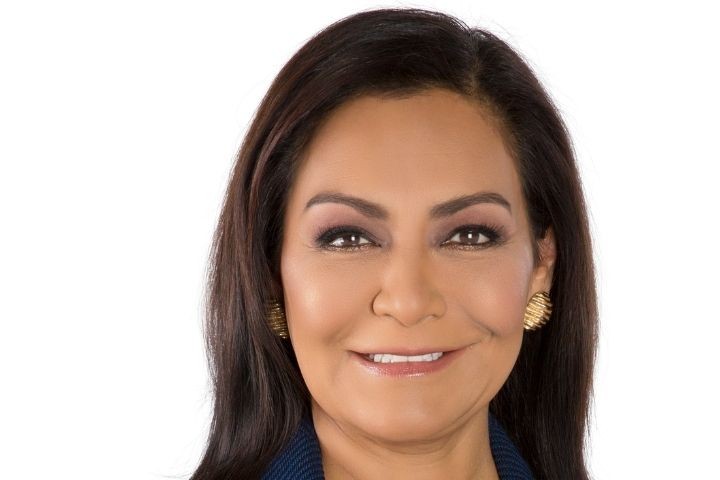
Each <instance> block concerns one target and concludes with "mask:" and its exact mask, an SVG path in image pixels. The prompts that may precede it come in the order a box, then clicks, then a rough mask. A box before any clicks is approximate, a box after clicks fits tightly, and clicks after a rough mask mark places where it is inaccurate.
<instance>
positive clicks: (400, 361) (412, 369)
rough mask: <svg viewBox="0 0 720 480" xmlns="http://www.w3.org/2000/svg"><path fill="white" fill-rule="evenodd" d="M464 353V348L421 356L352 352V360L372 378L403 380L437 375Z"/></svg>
mask: <svg viewBox="0 0 720 480" xmlns="http://www.w3.org/2000/svg"><path fill="white" fill-rule="evenodd" d="M465 351H467V348H466V347H463V348H459V349H457V350H451V351H447V352H428V353H424V354H421V355H395V354H392V353H357V352H353V358H355V360H356V361H357V362H358V363H359V365H360V366H361V367H362V369H363V370H364V371H365V372H367V373H369V374H371V375H373V376H378V377H394V378H403V377H419V376H425V375H430V374H436V373H439V372H441V371H443V370H445V369H446V368H447V367H448V366H450V365H452V363H453V362H454V361H455V359H456V358H458V357H460V356H461V355H462V354H463V352H465Z"/></svg>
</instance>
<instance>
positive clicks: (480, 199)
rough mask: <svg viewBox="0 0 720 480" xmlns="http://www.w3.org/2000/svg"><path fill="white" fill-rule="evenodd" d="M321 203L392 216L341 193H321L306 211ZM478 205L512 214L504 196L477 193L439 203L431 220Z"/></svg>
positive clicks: (378, 216) (381, 217) (375, 215)
mask: <svg viewBox="0 0 720 480" xmlns="http://www.w3.org/2000/svg"><path fill="white" fill-rule="evenodd" d="M320 203H341V204H343V205H348V206H350V207H352V208H354V209H355V210H357V211H358V212H360V213H362V214H363V215H365V216H366V217H370V218H376V219H379V220H387V219H388V217H389V216H390V214H389V213H388V211H387V209H385V207H383V206H382V205H380V204H377V203H373V202H371V201H369V200H365V199H363V198H360V197H354V196H352V195H347V194H344V193H340V192H320V193H318V194H317V195H315V196H313V197H312V198H311V199H310V200H309V201H308V202H307V204H306V205H305V210H307V209H309V208H310V207H312V206H313V205H317V204H320ZM478 203H491V204H495V205H500V206H502V207H504V208H506V209H507V211H508V212H510V214H512V207H511V206H510V202H508V201H507V199H505V197H503V196H502V195H500V194H499V193H495V192H476V193H473V194H470V195H462V196H459V197H455V198H452V199H450V200H448V201H446V202H442V203H438V204H437V205H434V206H433V207H432V208H431V209H430V218H431V219H433V220H436V219H439V218H444V217H449V216H450V215H453V214H455V213H457V212H459V211H460V210H462V209H464V208H467V207H469V206H471V205H475V204H478Z"/></svg>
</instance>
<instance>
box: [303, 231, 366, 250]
mask: <svg viewBox="0 0 720 480" xmlns="http://www.w3.org/2000/svg"><path fill="white" fill-rule="evenodd" d="M368 238H369V236H368V235H367V234H366V233H365V232H363V231H362V230H359V229H357V228H355V227H350V226H339V227H333V228H331V229H329V230H327V231H325V232H324V233H322V234H321V235H320V236H319V237H318V238H317V240H316V241H315V243H316V245H317V246H318V247H320V248H325V249H328V250H360V249H363V248H367V246H369V245H372V244H373V242H371V241H367V239H368ZM363 239H365V240H366V241H363Z"/></svg>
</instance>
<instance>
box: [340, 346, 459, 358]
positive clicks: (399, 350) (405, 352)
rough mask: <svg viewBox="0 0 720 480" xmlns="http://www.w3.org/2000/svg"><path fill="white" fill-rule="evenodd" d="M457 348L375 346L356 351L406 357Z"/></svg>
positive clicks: (365, 353)
mask: <svg viewBox="0 0 720 480" xmlns="http://www.w3.org/2000/svg"><path fill="white" fill-rule="evenodd" d="M454 350H457V348H455V347H421V348H407V347H387V348H384V347H383V348H377V347H373V348H372V349H371V350H356V351H355V352H354V353H358V354H360V355H376V354H378V353H380V354H382V353H389V354H390V355H398V356H404V357H414V356H417V355H426V354H428V353H449V352H452V351H454Z"/></svg>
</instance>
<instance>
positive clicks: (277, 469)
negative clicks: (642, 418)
mask: <svg viewBox="0 0 720 480" xmlns="http://www.w3.org/2000/svg"><path fill="white" fill-rule="evenodd" d="M488 426H489V429H490V450H491V452H492V456H493V460H494V461H495V468H496V469H497V472H498V475H499V476H500V480H533V476H532V473H531V472H530V467H528V464H527V463H526V462H525V459H523V457H522V456H521V455H520V452H519V451H518V449H517V447H516V446H515V445H514V444H513V442H512V441H511V440H510V437H508V435H507V433H506V432H505V430H504V429H503V427H502V425H500V422H499V421H498V420H497V419H496V418H495V416H494V415H493V414H492V413H490V412H488ZM262 478H263V480H324V478H325V477H324V474H323V468H322V457H321V455H320V443H319V441H318V438H317V434H316V433H315V427H314V426H313V423H312V419H311V418H310V417H309V416H306V417H304V418H303V421H302V422H301V423H300V427H299V428H298V430H297V432H296V433H295V435H294V436H293V438H292V439H291V441H290V443H289V444H288V446H287V447H285V449H284V450H283V451H282V452H280V454H279V455H278V456H277V457H276V458H275V459H273V461H272V463H271V464H270V466H269V467H268V469H267V471H266V472H265V474H264V476H263V477H262Z"/></svg>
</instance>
